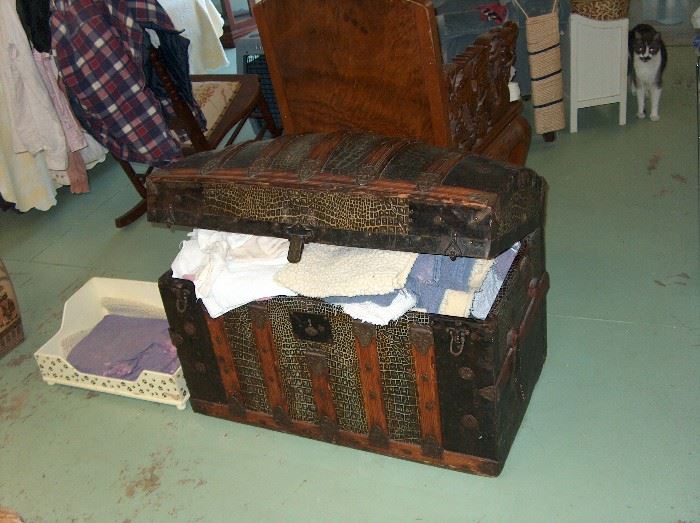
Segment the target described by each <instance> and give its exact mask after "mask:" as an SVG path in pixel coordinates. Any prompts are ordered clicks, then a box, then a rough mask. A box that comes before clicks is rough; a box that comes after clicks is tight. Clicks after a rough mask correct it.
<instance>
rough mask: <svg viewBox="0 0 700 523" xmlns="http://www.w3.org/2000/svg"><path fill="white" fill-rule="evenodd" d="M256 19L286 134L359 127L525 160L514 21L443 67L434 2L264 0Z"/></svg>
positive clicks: (526, 141) (526, 130) (525, 129)
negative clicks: (515, 84) (511, 87)
mask: <svg viewBox="0 0 700 523" xmlns="http://www.w3.org/2000/svg"><path fill="white" fill-rule="evenodd" d="M255 17H256V20H257V23H258V27H259V30H260V36H261V39H262V43H263V48H264V49H265V55H266V58H267V60H268V64H269V67H270V75H271V77H272V81H273V84H274V87H275V93H276V95H277V98H278V102H279V106H280V112H281V113H282V118H283V126H284V128H285V131H286V132H288V133H301V132H327V131H333V130H337V129H348V128H357V129H363V130H367V131H371V132H375V133H379V134H383V135H389V136H404V137H412V138H416V139H420V140H423V141H425V142H428V143H431V144H433V145H437V146H441V147H460V148H462V149H466V150H470V151H474V152H476V153H482V154H486V155H488V156H492V157H496V158H500V159H510V160H511V161H516V162H517V163H523V162H524V159H525V156H526V154H527V148H528V146H529V136H530V131H529V126H528V125H527V122H525V121H524V120H523V119H522V117H521V116H520V113H521V111H522V106H521V104H520V103H519V102H516V103H510V101H509V91H508V80H509V75H510V66H511V65H512V63H513V61H514V58H515V40H516V37H517V31H518V30H517V26H515V24H512V23H506V24H505V25H504V26H502V27H499V28H497V29H494V30H492V31H490V32H489V33H486V34H484V35H482V36H481V37H479V38H478V39H477V40H476V41H475V42H474V44H473V45H471V46H469V47H468V48H467V49H466V50H465V51H464V52H463V53H461V54H460V55H458V56H457V57H456V58H455V60H454V61H453V62H451V63H449V64H443V63H442V58H441V53H440V43H439V36H438V30H437V25H436V22H435V13H434V10H433V7H432V3H431V2H430V1H429V0H334V1H332V2H329V1H328V0H262V1H261V2H260V3H258V4H257V5H256V6H255ZM511 124H514V125H515V128H514V129H507V128H508V127H510V126H511ZM504 133H505V134H506V135H508V136H506V137H505V141H504ZM513 155H515V157H517V158H515V159H514V158H513V157H512V156H513Z"/></svg>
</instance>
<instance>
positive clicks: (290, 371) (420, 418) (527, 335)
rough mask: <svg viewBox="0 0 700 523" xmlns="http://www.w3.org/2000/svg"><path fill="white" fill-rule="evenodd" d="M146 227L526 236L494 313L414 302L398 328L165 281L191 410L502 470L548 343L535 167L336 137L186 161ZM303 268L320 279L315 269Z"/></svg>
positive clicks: (467, 467)
mask: <svg viewBox="0 0 700 523" xmlns="http://www.w3.org/2000/svg"><path fill="white" fill-rule="evenodd" d="M147 185H148V216H149V219H150V220H151V221H155V222H163V223H169V224H178V225H186V226H192V227H197V228H204V229H217V230H222V231H231V232H239V233H241V232H242V233H250V234H255V235H261V236H275V237H284V238H288V239H289V240H290V247H289V256H288V258H289V261H290V262H292V263H294V262H297V261H299V259H300V258H301V257H302V256H303V248H304V245H305V244H307V243H310V242H313V243H320V244H334V245H345V246H353V247H364V248H373V249H388V250H395V251H410V252H418V253H428V254H437V255H442V256H445V257H448V258H450V259H452V260H455V259H457V258H459V257H472V258H482V259H483V258H494V257H496V256H498V255H499V254H500V253H502V252H503V251H506V250H508V249H509V248H511V246H513V244H515V243H516V242H519V248H518V250H517V255H516V256H515V258H514V260H513V261H512V264H511V266H510V269H509V270H508V273H507V276H506V277H505V280H504V281H503V284H502V286H501V287H500V290H499V291H498V295H497V297H496V299H495V301H494V302H493V305H492V306H491V308H490V311H489V312H488V314H487V315H486V316H485V318H484V319H477V318H475V317H471V316H469V315H465V316H448V315H441V314H437V313H435V312H433V311H427V312H425V311H419V310H410V311H408V312H406V313H405V314H404V315H403V316H401V317H400V318H399V319H398V320H394V321H391V322H389V324H388V325H373V324H370V323H365V322H362V321H359V320H354V319H353V318H351V317H350V316H348V315H347V314H345V313H344V312H343V311H342V310H341V309H340V308H339V307H337V306H335V305H331V304H328V303H326V302H324V301H322V300H320V299H316V298H308V297H305V296H296V297H279V296H278V297H273V298H271V299H267V300H262V301H256V302H253V303H249V304H247V305H244V306H241V307H238V308H235V309H233V310H231V311H229V312H226V313H224V314H223V315H221V316H219V317H217V318H212V317H211V316H210V315H209V314H208V313H207V311H206V309H205V307H204V306H203V304H202V303H201V301H199V300H197V298H196V296H195V290H194V286H193V283H192V282H190V281H188V280H182V279H177V278H173V277H172V274H171V273H170V272H168V273H166V274H165V275H164V276H163V277H162V278H161V280H160V287H161V294H162V297H163V302H164V305H165V310H166V313H167V316H168V320H169V322H170V326H171V335H172V339H173V341H174V343H175V345H176V346H177V348H178V354H179V357H180V361H181V363H182V368H183V372H184V374H185V378H186V381H187V385H188V388H189V390H190V393H191V403H192V407H193V409H194V410H195V411H197V412H201V413H204V414H207V415H212V416H218V417H221V418H226V419H230V420H233V421H238V422H242V423H248V424H253V425H257V426H262V427H267V428H271V429H275V430H280V431H284V432H289V433H293V434H297V435H301V436H306V437H309V438H314V439H319V440H324V441H327V442H331V443H336V444H339V445H344V446H349V447H355V448H358V449H363V450H369V451H373V452H378V453H381V454H386V455H390V456H394V457H399V458H404V459H410V460H414V461H419V462H423V463H427V464H432V465H438V466H443V467H448V468H452V469H456V470H461V471H468V472H473V473H477V474H483V475H497V474H498V473H499V472H500V471H501V469H502V467H503V464H504V462H505V459H506V456H507V455H508V452H509V450H510V447H511V444H512V442H513V440H514V438H515V435H516V432H517V430H518V427H519V426H520V423H521V421H522V418H523V415H524V413H525V410H526V408H527V405H528V403H529V401H530V398H531V396H532V393H533V389H534V386H535V383H536V381H537V379H538V377H539V374H540V371H541V369H542V365H543V363H544V360H545V355H546V311H545V296H546V292H547V289H548V286H549V281H548V276H547V272H546V271H545V261H544V243H543V230H542V227H543V220H544V204H545V195H546V184H545V182H544V180H543V179H542V178H540V177H539V176H537V175H536V174H535V173H534V172H532V171H531V170H529V169H524V168H519V167H515V166H511V165H508V164H504V163H499V162H495V161H491V160H487V159H484V158H481V157H478V156H474V155H469V154H464V153H459V152H454V151H447V150H444V149H439V148H436V147H432V146H429V145H426V144H423V143H420V142H417V141H415V140H405V139H401V138H386V137H382V136H377V135H373V134H367V133H358V132H349V131H342V132H336V133H331V134H302V135H292V136H283V137H281V138H277V139H274V140H269V141H265V142H251V143H246V144H243V145H240V146H234V147H229V148H226V149H224V150H221V151H215V152H207V153H202V154H199V155H195V156H192V157H189V158H187V159H185V160H183V161H180V162H177V163H174V164H172V165H171V166H169V167H168V168H166V169H163V170H159V171H156V172H155V173H154V174H152V175H151V176H150V177H149V179H148V182H147ZM313 277H314V275H313V274H309V278H313Z"/></svg>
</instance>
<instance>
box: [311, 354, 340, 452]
mask: <svg viewBox="0 0 700 523" xmlns="http://www.w3.org/2000/svg"><path fill="white" fill-rule="evenodd" d="M326 357H327V356H326V354H325V353H324V352H322V351H321V350H318V351H315V350H310V351H307V352H306V364H307V366H308V368H309V376H310V378H311V393H312V396H313V398H314V404H315V405H316V414H317V416H318V426H319V427H320V428H321V433H322V434H323V439H324V440H326V441H329V442H333V441H335V439H336V436H337V434H338V416H337V414H336V411H335V405H334V404H333V391H332V390H331V382H330V378H329V375H328V362H327V361H326Z"/></svg>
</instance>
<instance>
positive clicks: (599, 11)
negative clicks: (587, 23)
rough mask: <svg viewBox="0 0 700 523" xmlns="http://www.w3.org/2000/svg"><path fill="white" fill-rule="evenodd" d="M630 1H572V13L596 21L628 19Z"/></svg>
mask: <svg viewBox="0 0 700 523" xmlns="http://www.w3.org/2000/svg"><path fill="white" fill-rule="evenodd" d="M629 7H630V0H571V12H572V13H576V14H579V15H581V16H585V17H587V18H593V19H594V20H618V19H620V18H626V17H627V12H628V11H629Z"/></svg>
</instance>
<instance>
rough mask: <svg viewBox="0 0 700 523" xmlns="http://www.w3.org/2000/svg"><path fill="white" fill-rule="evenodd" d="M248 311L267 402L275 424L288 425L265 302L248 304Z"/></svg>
mask: <svg viewBox="0 0 700 523" xmlns="http://www.w3.org/2000/svg"><path fill="white" fill-rule="evenodd" d="M248 310H249V311H250V316H251V328H252V330H253V337H254V338H255V345H256V347H257V349H258V356H259V357H260V367H261V369H262V375H263V378H264V380H265V388H266V390H267V401H268V403H269V405H270V409H271V410H272V414H273V417H274V419H275V422H276V423H278V424H279V425H287V424H288V423H289V406H288V405H287V398H286V396H285V394H284V388H283V387H282V378H281V375H280V370H279V365H278V360H277V350H276V348H275V341H274V338H273V336H272V325H271V324H270V318H269V316H268V314H267V306H266V304H265V303H264V302H253V303H249V304H248Z"/></svg>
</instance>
